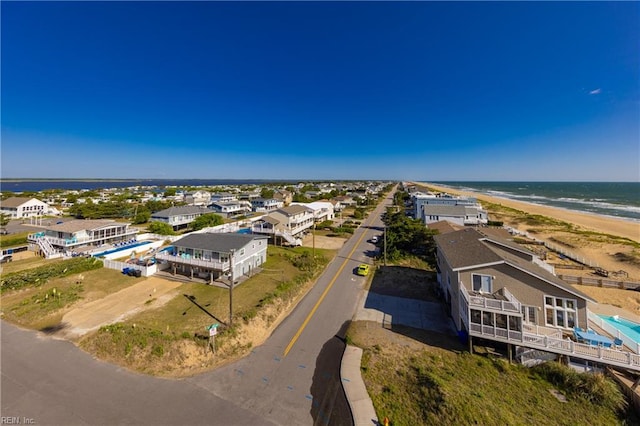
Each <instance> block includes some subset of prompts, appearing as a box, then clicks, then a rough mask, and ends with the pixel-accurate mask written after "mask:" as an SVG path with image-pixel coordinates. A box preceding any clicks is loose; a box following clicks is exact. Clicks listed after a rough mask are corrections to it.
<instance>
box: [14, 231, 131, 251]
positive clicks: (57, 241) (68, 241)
mask: <svg viewBox="0 0 640 426" xmlns="http://www.w3.org/2000/svg"><path fill="white" fill-rule="evenodd" d="M137 233H138V231H137V230H135V229H130V230H127V232H123V233H120V234H114V235H109V236H104V237H83V238H77V237H72V238H57V237H51V236H49V235H46V234H44V232H36V233H34V234H29V235H27V241H32V242H37V241H38V240H39V239H41V238H46V239H47V240H48V241H49V243H50V244H51V245H54V246H59V247H71V246H76V245H80V244H90V243H93V242H96V241H105V240H110V239H114V238H120V237H127V236H133V235H135V234H137Z"/></svg>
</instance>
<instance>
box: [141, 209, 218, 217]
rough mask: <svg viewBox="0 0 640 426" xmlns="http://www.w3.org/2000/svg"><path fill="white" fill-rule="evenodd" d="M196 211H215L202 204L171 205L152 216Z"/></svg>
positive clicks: (193, 212)
mask: <svg viewBox="0 0 640 426" xmlns="http://www.w3.org/2000/svg"><path fill="white" fill-rule="evenodd" d="M196 213H201V214H205V213H213V211H211V210H209V209H207V208H206V207H201V206H176V207H169V208H168V209H164V210H160V211H159V212H155V213H153V214H152V215H151V217H171V216H180V215H183V214H196Z"/></svg>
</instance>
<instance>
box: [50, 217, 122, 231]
mask: <svg viewBox="0 0 640 426" xmlns="http://www.w3.org/2000/svg"><path fill="white" fill-rule="evenodd" d="M111 225H129V224H128V223H122V222H116V221H115V220H108V219H94V220H80V219H78V220H70V221H68V222H64V223H61V224H58V225H53V226H48V227H47V230H48V231H55V232H67V233H74V232H78V231H84V230H92V229H97V228H103V227H105V226H111Z"/></svg>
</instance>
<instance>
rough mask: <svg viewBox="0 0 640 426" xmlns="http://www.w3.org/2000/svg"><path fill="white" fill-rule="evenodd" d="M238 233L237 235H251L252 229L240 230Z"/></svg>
mask: <svg viewBox="0 0 640 426" xmlns="http://www.w3.org/2000/svg"><path fill="white" fill-rule="evenodd" d="M236 233H237V234H250V233H251V228H242V229H239V230H238V231H237V232H236Z"/></svg>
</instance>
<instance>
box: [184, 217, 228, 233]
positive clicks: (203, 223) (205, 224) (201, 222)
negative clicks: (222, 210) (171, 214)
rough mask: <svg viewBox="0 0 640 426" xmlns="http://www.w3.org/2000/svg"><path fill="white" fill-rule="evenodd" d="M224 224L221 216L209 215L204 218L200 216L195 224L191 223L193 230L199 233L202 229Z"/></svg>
mask: <svg viewBox="0 0 640 426" xmlns="http://www.w3.org/2000/svg"><path fill="white" fill-rule="evenodd" d="M223 223H224V219H223V218H222V216H220V215H219V214H215V213H207V214H203V215H202V216H198V217H197V218H196V219H195V220H194V221H193V222H191V228H193V230H194V231H199V230H200V229H203V228H209V227H211V226H217V225H222V224H223Z"/></svg>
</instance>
